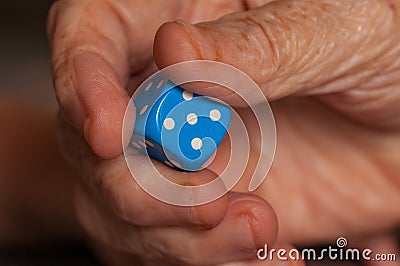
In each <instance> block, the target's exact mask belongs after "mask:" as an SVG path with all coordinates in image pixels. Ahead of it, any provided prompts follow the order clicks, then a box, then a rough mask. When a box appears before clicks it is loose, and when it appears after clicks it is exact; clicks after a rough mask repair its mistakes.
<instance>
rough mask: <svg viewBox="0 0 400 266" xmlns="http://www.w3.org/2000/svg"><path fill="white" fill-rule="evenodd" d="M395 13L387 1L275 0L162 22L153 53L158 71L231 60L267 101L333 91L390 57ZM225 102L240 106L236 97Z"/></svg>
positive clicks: (375, 69)
mask: <svg viewBox="0 0 400 266" xmlns="http://www.w3.org/2000/svg"><path fill="white" fill-rule="evenodd" d="M394 10H396V6H394V4H388V2H386V1H357V0H351V1H330V0H325V1H324V0H322V1H321V0H315V1H288V0H282V1H275V2H272V3H269V4H266V5H264V6H261V7H259V8H256V9H252V10H248V11H245V12H241V13H234V14H230V15H227V16H225V17H222V18H220V19H219V20H216V21H212V22H205V23H200V24H196V25H191V24H188V23H186V22H184V21H175V22H169V23H166V24H164V25H163V26H161V28H160V29H159V30H158V32H157V35H156V38H155V43H154V57H155V61H156V64H157V65H158V66H159V67H160V68H162V67H166V66H168V65H171V64H174V63H178V62H182V61H187V60H196V59H205V60H215V61H220V62H224V63H227V64H230V65H233V66H235V67H237V68H239V69H240V70H242V71H244V72H245V73H246V74H248V75H249V76H250V77H251V78H252V79H253V80H254V81H255V82H256V83H257V84H258V85H259V86H260V87H261V89H262V90H263V92H264V94H265V95H266V96H267V98H268V99H269V100H274V99H278V98H282V97H285V96H288V95H291V94H295V93H296V94H303V95H304V94H321V93H330V92H337V91H342V90H346V89H349V88H353V87H354V86H356V85H357V84H360V83H361V82H362V81H365V78H366V77H370V76H372V75H374V74H375V73H378V71H380V70H381V69H382V68H384V67H385V66H387V65H388V64H389V62H390V60H392V59H390V56H389V55H388V53H385V51H388V50H389V49H390V45H393V42H395V38H396V37H394V36H393V35H394V34H393V33H395V32H397V30H396V23H395V20H396V17H398V16H396V14H395V12H394ZM397 35H399V34H397ZM397 37H398V36H397ZM397 39H398V38H397ZM396 43H397V41H396ZM386 55H387V58H386V60H385V58H384V57H385V56H386ZM378 59H379V60H378ZM193 90H194V91H195V92H197V93H200V94H202V93H203V94H207V95H210V96H215V97H218V98H222V99H224V97H225V96H226V95H229V92H227V91H226V90H227V89H225V88H221V87H218V89H217V87H215V88H214V91H205V89H204V90H203V91H202V89H201V88H195V89H193ZM243 90H246V88H243ZM242 93H244V95H245V94H246V91H243V92H242ZM230 94H232V93H230ZM225 100H227V101H228V103H229V104H240V101H239V99H238V98H235V97H226V99H225Z"/></svg>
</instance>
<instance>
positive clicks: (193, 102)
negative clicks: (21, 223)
mask: <svg viewBox="0 0 400 266" xmlns="http://www.w3.org/2000/svg"><path fill="white" fill-rule="evenodd" d="M133 101H134V103H135V106H136V122H135V126H134V132H133V135H132V138H131V142H130V145H132V146H133V147H134V148H135V149H136V150H138V151H139V152H141V153H144V154H146V153H147V154H148V155H149V156H150V157H152V158H154V159H156V160H158V161H161V162H164V163H165V164H166V165H168V166H170V167H173V168H176V169H180V170H185V171H196V170H199V169H201V168H202V167H203V166H204V165H205V164H206V163H207V162H208V160H209V159H210V158H212V155H213V154H214V153H215V151H216V149H217V147H218V145H219V144H220V142H221V141H222V139H223V138H224V136H225V134H226V132H227V129H228V127H229V124H230V121H231V110H230V108H229V107H228V106H227V105H225V104H223V103H220V102H217V101H214V100H211V99H209V98H207V97H204V96H201V95H197V94H193V93H191V92H188V91H186V90H184V89H182V88H181V87H179V86H176V85H175V84H173V83H172V82H171V81H169V80H168V79H165V78H164V79H161V78H158V79H155V80H152V81H148V82H147V84H144V85H142V86H141V88H140V90H139V91H138V92H136V94H135V98H134V99H133Z"/></svg>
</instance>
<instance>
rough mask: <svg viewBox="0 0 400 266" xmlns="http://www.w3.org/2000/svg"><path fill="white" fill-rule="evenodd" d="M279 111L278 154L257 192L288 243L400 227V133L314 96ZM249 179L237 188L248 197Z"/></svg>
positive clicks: (283, 105) (289, 103)
mask: <svg viewBox="0 0 400 266" xmlns="http://www.w3.org/2000/svg"><path fill="white" fill-rule="evenodd" d="M272 107H273V110H274V114H275V118H276V124H277V131H278V137H277V150H276V156H275V159H274V163H273V166H272V168H271V171H270V174H269V176H268V178H267V179H266V181H265V182H264V183H263V185H262V186H261V187H260V188H259V189H258V190H257V191H256V193H257V194H258V195H259V196H261V197H263V198H265V199H266V200H267V201H269V202H270V203H271V205H272V206H273V207H274V209H275V211H276V213H277V215H278V219H279V223H280V237H281V239H282V240H286V241H290V242H292V241H294V242H296V243H301V244H304V243H309V242H319V241H326V240H330V241H332V240H333V239H335V238H337V237H339V236H340V235H341V234H343V235H349V234H352V236H354V237H357V236H360V235H362V234H363V233H366V232H371V231H374V230H382V227H389V226H393V225H395V223H396V222H398V217H399V209H398V203H399V202H400V199H399V194H400V193H399V188H400V180H399V179H398V178H397V176H398V175H396V173H398V166H397V164H396V161H395V160H396V159H395V158H396V156H395V154H396V153H397V151H398V149H399V148H400V144H399V145H397V146H396V145H393V143H400V142H399V139H400V134H399V133H390V132H385V131H381V130H376V129H373V128H368V127H366V126H363V125H360V124H357V123H355V122H354V121H352V120H349V119H348V118H347V117H345V116H343V115H341V114H339V113H337V112H335V111H334V110H332V109H331V108H330V107H327V106H326V105H324V104H322V103H321V102H319V101H317V100H315V99H314V98H311V97H302V98H291V99H286V100H281V101H278V102H275V103H273V105H272ZM299 110H301V111H299ZM389 143H390V144H389ZM248 180H249V176H248V177H247V178H245V179H243V180H241V183H239V186H238V188H237V189H238V190H241V191H245V190H246V188H247V186H248Z"/></svg>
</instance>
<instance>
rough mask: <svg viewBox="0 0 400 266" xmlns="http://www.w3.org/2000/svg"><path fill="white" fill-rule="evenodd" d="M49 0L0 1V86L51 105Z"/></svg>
mask: <svg viewBox="0 0 400 266" xmlns="http://www.w3.org/2000/svg"><path fill="white" fill-rule="evenodd" d="M52 2H53V1H50V0H34V1H29V0H25V1H24V0H5V1H4V0H2V1H1V2H0V36H1V37H0V38H1V42H0V90H1V92H6V93H9V94H11V95H13V96H15V97H18V98H20V99H23V100H26V101H28V102H30V103H32V104H37V105H40V106H46V107H50V108H51V107H55V98H54V97H53V91H52V81H51V74H50V64H49V49H48V45H47V37H46V30H45V29H46V26H45V24H46V15H47V11H48V9H49V7H50V6H51V3H52Z"/></svg>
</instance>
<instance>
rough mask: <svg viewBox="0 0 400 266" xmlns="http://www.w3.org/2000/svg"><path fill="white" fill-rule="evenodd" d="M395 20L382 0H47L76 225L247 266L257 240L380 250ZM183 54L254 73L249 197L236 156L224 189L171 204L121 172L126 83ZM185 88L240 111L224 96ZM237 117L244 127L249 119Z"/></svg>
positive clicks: (121, 245)
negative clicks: (268, 153)
mask: <svg viewBox="0 0 400 266" xmlns="http://www.w3.org/2000/svg"><path fill="white" fill-rule="evenodd" d="M231 13H232V14H231ZM226 14H228V15H226ZM224 15H225V16H224ZM399 15H400V1H395V0H392V1H377V0H376V1H372V0H371V1H359V0H354V1H353V0H352V1H328V0H327V1H316V0H315V1H287V0H278V1H263V0H259V1H222V0H209V1H183V0H181V1H128V0H125V1H105V0H104V1H100V0H99V1H82V0H79V1H78V0H76V1H72V0H71V1H60V2H57V3H56V4H55V5H54V6H53V8H52V9H51V12H50V14H49V22H48V32H49V38H50V42H51V46H52V67H53V76H54V80H55V89H56V95H57V99H58V102H59V104H60V110H61V112H60V113H61V115H60V138H61V143H62V146H63V148H64V153H65V155H66V157H67V158H68V159H69V161H70V162H71V163H72V164H73V165H75V166H76V167H77V168H78V169H79V170H80V171H81V173H82V177H83V178H82V180H83V184H84V185H82V186H81V188H80V189H79V190H78V192H77V194H76V195H77V196H76V200H77V205H76V206H77V213H78V216H79V218H80V221H81V223H82V224H83V226H84V227H85V228H86V229H87V231H88V232H89V233H91V234H92V235H93V236H95V237H96V238H97V239H99V240H100V242H101V243H103V244H104V245H105V246H107V247H112V248H113V249H116V250H119V251H123V252H127V253H130V254H133V255H135V256H136V257H139V258H140V260H141V261H142V262H143V263H152V262H155V263H157V261H160V260H161V261H163V262H166V261H169V262H171V263H172V264H180V263H184V264H207V265H218V264H221V263H227V262H235V261H242V263H243V264H244V265H245V264H249V265H256V263H257V262H256V261H251V260H248V259H252V258H253V259H254V256H255V250H256V248H257V247H261V246H263V244H264V243H268V244H269V245H272V244H273V243H292V244H299V245H306V244H319V243H334V241H335V240H336V239H337V238H338V237H339V236H341V235H344V236H346V237H348V238H349V239H351V240H350V244H352V245H353V246H357V245H359V246H365V245H367V244H368V243H374V247H375V246H381V247H382V246H384V248H385V250H393V249H395V247H394V246H393V245H392V242H391V240H390V239H389V238H388V237H382V235H383V234H385V235H386V233H387V232H388V231H389V230H390V229H391V228H393V227H395V226H397V225H398V224H399V220H400V208H399V204H400V193H399V192H400V167H399V160H400V157H399V153H398V151H399V149H400V104H399V102H400V90H399V86H400V45H399V43H400V31H399V28H400V16H399ZM220 17H222V18H220ZM168 21H173V22H169V23H166V24H163V23H165V22H168ZM205 21H206V22H205ZM162 24H163V25H162ZM161 25H162V26H161ZM160 26H161V27H160ZM153 40H154V42H153ZM153 55H154V57H153ZM193 59H209V60H217V61H221V62H225V63H228V64H231V65H233V66H236V67H237V68H239V69H241V70H242V71H244V72H245V73H247V74H248V75H249V76H250V77H252V78H253V79H254V80H255V81H256V82H257V83H258V85H259V86H260V87H261V89H262V90H263V92H264V94H265V95H266V97H267V98H268V99H269V100H270V101H272V108H273V111H274V115H275V118H276V123H277V132H278V145H277V150H276V157H275V161H274V164H273V166H272V169H271V171H270V174H269V176H268V179H267V181H266V182H264V183H263V185H262V186H261V188H259V189H258V190H257V191H256V193H255V194H249V193H246V187H247V184H248V181H249V178H250V176H251V173H252V170H253V169H252V166H251V165H250V166H249V168H248V169H247V172H246V174H245V175H244V177H243V178H242V180H241V182H240V184H239V185H238V186H237V187H236V189H235V190H236V191H237V192H232V193H228V195H226V196H224V197H222V198H221V199H219V200H217V201H215V202H213V203H210V204H208V205H204V206H199V207H192V208H180V207H174V206H169V205H165V204H163V203H161V202H158V201H156V200H154V199H153V198H151V197H150V196H148V195H147V194H146V193H145V192H143V191H142V190H141V189H140V188H139V186H138V185H137V184H136V183H135V182H134V181H133V179H132V178H131V177H130V175H129V172H128V170H127V168H126V165H125V163H124V159H123V157H122V156H121V153H122V145H121V127H122V126H121V125H122V120H123V115H124V112H125V108H126V106H127V103H128V100H129V94H130V93H131V89H129V90H128V91H127V90H126V89H125V88H136V86H137V85H138V84H140V82H141V81H142V80H144V79H145V78H146V77H147V76H148V75H149V74H151V73H153V72H154V71H155V70H156V67H155V66H156V65H157V66H158V67H160V68H161V67H165V66H168V65H171V64H174V63H177V62H181V61H186V60H193ZM192 89H193V90H194V91H195V92H197V93H200V94H204V95H209V96H214V97H217V98H220V99H223V100H225V101H227V102H228V103H229V104H231V105H234V106H236V107H239V108H240V107H244V106H242V103H241V101H240V99H239V98H238V97H237V96H236V95H232V93H230V92H229V91H228V90H224V89H222V88H212V89H204V88H202V87H198V88H192ZM242 92H243V93H244V94H246V93H251V92H248V91H246V88H243V91H242ZM240 112H241V115H242V116H244V117H248V119H246V121H247V123H248V126H249V128H250V132H249V133H250V135H251V134H253V133H252V130H251V127H254V126H255V125H254V121H253V119H252V118H251V117H252V116H251V115H250V114H249V112H248V110H247V109H246V108H241V110H240ZM81 136H82V137H83V138H81ZM83 139H84V140H85V141H84V140H83ZM252 139H255V140H256V139H257V138H256V137H255V138H252ZM228 148H229V147H228V145H226V144H223V145H222V146H221V147H220V148H219V151H218V154H219V156H218V157H217V160H216V161H215V162H214V164H213V165H212V167H210V169H207V170H203V171H200V172H196V173H181V172H179V173H178V172H175V171H173V170H171V169H169V168H167V167H165V166H162V165H160V164H159V163H157V162H156V163H155V164H156V165H157V166H158V167H159V168H160V170H161V171H162V172H163V173H164V174H165V175H166V177H168V178H171V179H174V180H175V181H176V182H179V183H184V184H188V183H189V184H198V183H202V182H206V181H208V180H210V179H212V178H215V176H216V174H218V172H219V171H221V168H223V164H224V160H225V157H226V156H224V154H226V153H227V150H228ZM252 148H253V153H252V156H255V155H256V153H257V152H255V151H256V150H257V143H256V142H255V143H253V146H252ZM141 160H142V158H140V156H139V157H138V158H137V163H138V168H139V169H140V162H141ZM139 171H140V170H139ZM238 192H240V193H238ZM278 224H279V232H278ZM376 239H378V240H376ZM382 239H383V240H382ZM182 243H185V244H182ZM361 243H362V244H361ZM376 243H385V244H384V245H377V244H376ZM275 245H278V246H279V245H283V246H284V247H286V248H289V247H290V246H288V245H287V244H275ZM371 245H372V244H371ZM112 257H113V259H117V260H118V258H117V256H112ZM119 259H120V260H123V259H124V258H122V257H120V258H119ZM128 259H130V258H128ZM243 260H246V262H244V261H243ZM273 263H277V262H276V261H274V262H272V264H273ZM281 263H283V262H281ZM285 263H288V264H290V263H293V264H300V265H301V264H302V263H301V262H285ZM263 265H264V264H263Z"/></svg>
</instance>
